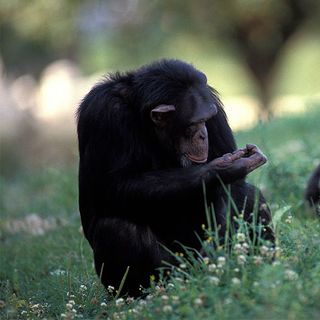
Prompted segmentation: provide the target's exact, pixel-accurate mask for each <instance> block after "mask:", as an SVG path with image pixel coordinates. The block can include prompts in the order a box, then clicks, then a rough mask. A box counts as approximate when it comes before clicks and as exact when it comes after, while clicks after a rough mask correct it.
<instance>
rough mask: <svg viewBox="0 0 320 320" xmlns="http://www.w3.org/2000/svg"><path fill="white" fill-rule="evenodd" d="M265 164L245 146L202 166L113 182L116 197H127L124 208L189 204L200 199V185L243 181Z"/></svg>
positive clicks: (258, 155)
mask: <svg viewBox="0 0 320 320" xmlns="http://www.w3.org/2000/svg"><path fill="white" fill-rule="evenodd" d="M266 161H267V159H266V157H265V156H264V155H263V154H262V153H261V151H260V150H259V149H258V147H256V146H255V145H247V146H246V148H243V149H239V150H236V151H234V152H233V153H229V154H226V155H224V156H222V157H220V158H217V159H214V160H213V161H211V162H209V163H207V164H205V165H201V166H191V167H188V168H178V169H172V170H161V171H152V172H147V173H144V174H140V175H137V174H135V175H134V176H131V177H130V176H123V177H119V176H118V177H117V178H116V179H119V180H118V181H115V184H116V185H117V187H118V190H117V194H118V196H120V197H121V195H126V199H125V201H126V206H130V202H131V201H132V203H134V204H136V203H143V205H144V206H147V205H148V203H150V204H152V205H153V206H155V205H157V203H161V202H165V201H167V200H168V201H170V199H172V198H176V197H179V196H181V197H183V199H184V201H188V199H190V200H191V199H192V200H194V197H198V198H199V196H200V197H201V198H202V197H203V193H202V191H203V190H202V182H205V183H206V185H207V186H209V187H214V186H217V185H220V184H221V182H222V183H224V184H229V183H232V182H235V181H237V180H239V179H242V178H244V177H245V176H246V175H247V174H248V173H250V172H251V171H253V170H255V169H256V168H258V167H260V166H261V165H263V164H264V163H265V162H266ZM188 197H190V198H188ZM201 198H200V199H201ZM118 201H121V199H118Z"/></svg>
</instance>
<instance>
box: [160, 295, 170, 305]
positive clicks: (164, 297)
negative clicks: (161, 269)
mask: <svg viewBox="0 0 320 320" xmlns="http://www.w3.org/2000/svg"><path fill="white" fill-rule="evenodd" d="M161 300H162V301H163V302H164V303H167V302H168V300H169V297H168V296H167V295H165V294H164V295H163V296H161Z"/></svg>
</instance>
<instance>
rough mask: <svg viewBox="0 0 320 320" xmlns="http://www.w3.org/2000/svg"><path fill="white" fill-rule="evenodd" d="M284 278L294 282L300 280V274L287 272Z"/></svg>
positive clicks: (291, 271)
mask: <svg viewBox="0 0 320 320" xmlns="http://www.w3.org/2000/svg"><path fill="white" fill-rule="evenodd" d="M284 277H285V279H287V280H290V281H293V280H297V279H298V274H297V273H296V272H295V271H293V270H289V269H288V270H285V272H284Z"/></svg>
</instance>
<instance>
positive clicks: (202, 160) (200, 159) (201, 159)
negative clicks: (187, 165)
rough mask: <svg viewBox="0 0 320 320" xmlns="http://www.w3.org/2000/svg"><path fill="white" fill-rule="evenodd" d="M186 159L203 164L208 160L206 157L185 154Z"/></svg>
mask: <svg viewBox="0 0 320 320" xmlns="http://www.w3.org/2000/svg"><path fill="white" fill-rule="evenodd" d="M186 157H187V158H188V159H189V160H190V161H192V162H194V163H205V162H207V160H208V157H207V156H204V157H203V156H194V155H191V154H189V153H186Z"/></svg>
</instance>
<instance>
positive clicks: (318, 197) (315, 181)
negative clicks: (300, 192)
mask: <svg viewBox="0 0 320 320" xmlns="http://www.w3.org/2000/svg"><path fill="white" fill-rule="evenodd" d="M304 197H305V199H306V200H307V201H308V203H309V205H310V207H311V208H313V209H314V211H315V212H316V213H317V214H318V215H320V164H319V165H318V166H317V167H316V168H315V170H314V171H313V173H312V174H311V176H310V178H309V180H308V183H307V187H306V190H305V195H304Z"/></svg>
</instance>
